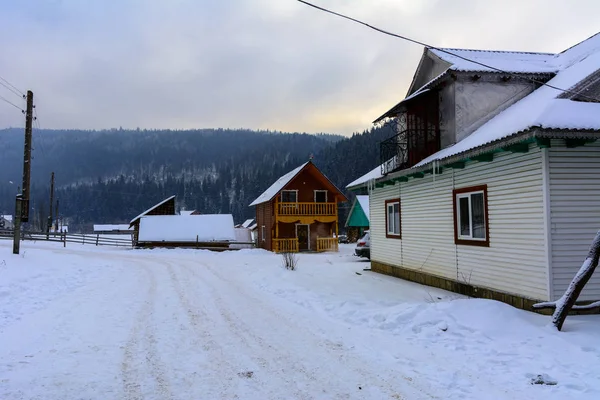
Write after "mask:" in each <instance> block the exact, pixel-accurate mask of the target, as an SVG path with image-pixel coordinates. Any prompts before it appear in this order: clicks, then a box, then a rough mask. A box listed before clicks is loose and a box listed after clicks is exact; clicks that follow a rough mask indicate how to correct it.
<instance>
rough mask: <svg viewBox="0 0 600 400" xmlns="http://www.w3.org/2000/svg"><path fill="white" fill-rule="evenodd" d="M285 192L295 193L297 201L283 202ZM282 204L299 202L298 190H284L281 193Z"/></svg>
mask: <svg viewBox="0 0 600 400" xmlns="http://www.w3.org/2000/svg"><path fill="white" fill-rule="evenodd" d="M283 192H294V193H295V194H296V201H283ZM280 198H281V202H282V203H297V202H298V189H284V190H282V191H281V193H280Z"/></svg>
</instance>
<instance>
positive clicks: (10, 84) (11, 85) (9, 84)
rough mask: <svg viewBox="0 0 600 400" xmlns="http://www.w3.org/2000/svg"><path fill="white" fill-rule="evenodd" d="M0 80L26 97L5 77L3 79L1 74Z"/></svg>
mask: <svg viewBox="0 0 600 400" xmlns="http://www.w3.org/2000/svg"><path fill="white" fill-rule="evenodd" d="M0 81H4V82H5V83H6V84H7V85H8V86H10V87H12V88H13V89H14V90H16V91H17V92H19V93H20V94H21V96H22V97H26V96H25V93H23V92H21V91H20V90H19V89H18V88H17V87H16V86H15V85H13V84H12V83H10V82H9V81H7V80H6V79H4V78H3V77H2V76H0ZM2 86H5V85H4V84H3V85H2Z"/></svg>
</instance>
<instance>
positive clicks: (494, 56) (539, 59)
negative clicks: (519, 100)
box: [429, 49, 556, 73]
mask: <svg viewBox="0 0 600 400" xmlns="http://www.w3.org/2000/svg"><path fill="white" fill-rule="evenodd" d="M440 50H444V51H447V52H449V53H452V54H448V53H446V52H444V51H440ZM440 50H437V49H429V51H431V52H432V53H433V54H435V55H436V56H438V57H439V58H441V59H442V60H444V61H446V62H448V63H450V64H452V67H450V69H452V70H454V71H482V72H483V71H485V72H495V70H494V69H491V68H487V67H484V66H482V65H479V64H476V63H473V62H471V61H467V60H463V59H462V58H460V57H465V58H468V59H470V60H474V61H477V62H480V63H482V64H486V65H489V66H491V67H494V68H498V69H501V70H502V71H506V72H513V73H552V72H556V66H555V65H553V64H552V63H549V61H551V60H552V59H553V57H554V56H555V54H552V53H530V52H522V51H491V50H469V49H440ZM453 54H456V55H457V56H460V57H457V56H455V55H453Z"/></svg>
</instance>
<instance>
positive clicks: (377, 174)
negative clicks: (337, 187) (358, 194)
mask: <svg viewBox="0 0 600 400" xmlns="http://www.w3.org/2000/svg"><path fill="white" fill-rule="evenodd" d="M382 176H383V175H382V174H381V165H378V166H377V167H375V168H373V169H372V170H371V171H369V172H367V173H366V174H364V175H363V176H361V177H360V178H358V179H356V180H354V181H352V182H350V183H349V184H347V185H346V187H347V188H350V187H353V186H357V185H360V184H362V183H365V182H368V181H370V180H371V179H378V178H381V177H382Z"/></svg>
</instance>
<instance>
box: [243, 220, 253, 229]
mask: <svg viewBox="0 0 600 400" xmlns="http://www.w3.org/2000/svg"><path fill="white" fill-rule="evenodd" d="M253 222H254V218H250V219H247V220H245V221H244V223H243V224H242V228H249V227H250V226H251V225H252V223H253Z"/></svg>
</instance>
